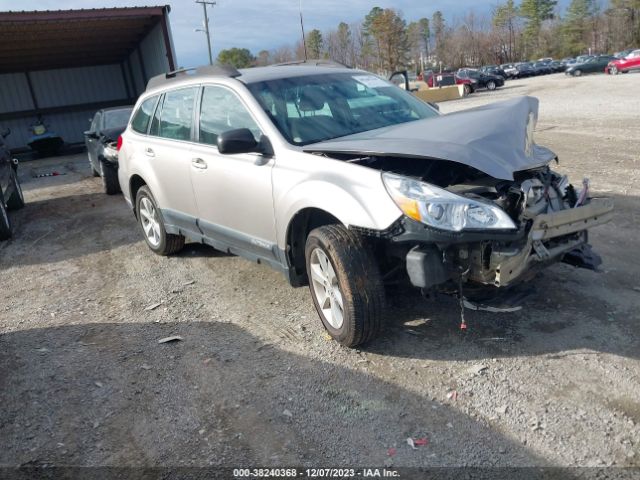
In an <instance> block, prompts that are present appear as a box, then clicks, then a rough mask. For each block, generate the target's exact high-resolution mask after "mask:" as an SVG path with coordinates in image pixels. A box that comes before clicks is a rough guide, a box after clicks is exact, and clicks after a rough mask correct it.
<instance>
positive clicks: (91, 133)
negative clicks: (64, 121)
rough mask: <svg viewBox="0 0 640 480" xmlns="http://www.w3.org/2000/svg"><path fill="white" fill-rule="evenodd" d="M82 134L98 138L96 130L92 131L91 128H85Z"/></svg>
mask: <svg viewBox="0 0 640 480" xmlns="http://www.w3.org/2000/svg"><path fill="white" fill-rule="evenodd" d="M84 136H85V137H89V138H98V135H96V132H92V131H91V130H87V131H86V132H84Z"/></svg>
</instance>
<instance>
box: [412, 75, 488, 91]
mask: <svg viewBox="0 0 640 480" xmlns="http://www.w3.org/2000/svg"><path fill="white" fill-rule="evenodd" d="M424 75H425V77H426V79H425V80H424V81H425V82H426V83H427V85H429V88H433V87H434V86H435V87H439V86H442V87H444V86H447V85H464V94H465V96H466V95H469V94H470V93H473V92H474V91H475V89H476V87H475V85H474V83H475V82H474V81H473V80H471V79H469V78H460V77H458V76H457V75H456V74H455V73H448V72H445V73H434V72H426V73H425V74H424ZM434 77H435V82H434Z"/></svg>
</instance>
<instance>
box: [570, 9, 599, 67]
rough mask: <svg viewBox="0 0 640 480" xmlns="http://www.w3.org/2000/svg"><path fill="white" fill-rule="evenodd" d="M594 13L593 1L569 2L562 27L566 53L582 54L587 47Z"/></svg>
mask: <svg viewBox="0 0 640 480" xmlns="http://www.w3.org/2000/svg"><path fill="white" fill-rule="evenodd" d="M594 13H595V2H594V0H571V3H570V4H569V8H567V16H566V19H565V23H564V27H563V37H564V41H565V45H564V47H565V49H566V50H567V53H569V54H571V55H576V54H579V53H584V52H585V50H586V49H587V46H588V45H589V35H590V33H591V26H592V21H593V16H594Z"/></svg>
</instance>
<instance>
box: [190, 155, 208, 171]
mask: <svg viewBox="0 0 640 480" xmlns="http://www.w3.org/2000/svg"><path fill="white" fill-rule="evenodd" d="M191 165H192V166H194V167H195V168H200V169H202V170H204V169H205V168H207V162H205V161H204V160H203V159H201V158H192V159H191Z"/></svg>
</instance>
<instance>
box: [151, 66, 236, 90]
mask: <svg viewBox="0 0 640 480" xmlns="http://www.w3.org/2000/svg"><path fill="white" fill-rule="evenodd" d="M190 72H193V73H191V74H190ZM189 74H190V76H198V75H215V76H218V77H229V78H236V77H239V76H240V75H242V74H241V73H240V72H239V71H238V70H237V69H236V68H235V67H232V66H231V65H203V66H201V67H195V68H180V69H178V70H173V71H171V72H166V73H161V74H160V75H156V76H155V77H151V78H150V79H149V81H148V82H147V90H149V89H151V88H155V87H158V86H160V85H162V84H165V83H167V82H171V81H174V80H179V79H180V78H182V77H184V76H185V75H189Z"/></svg>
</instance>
